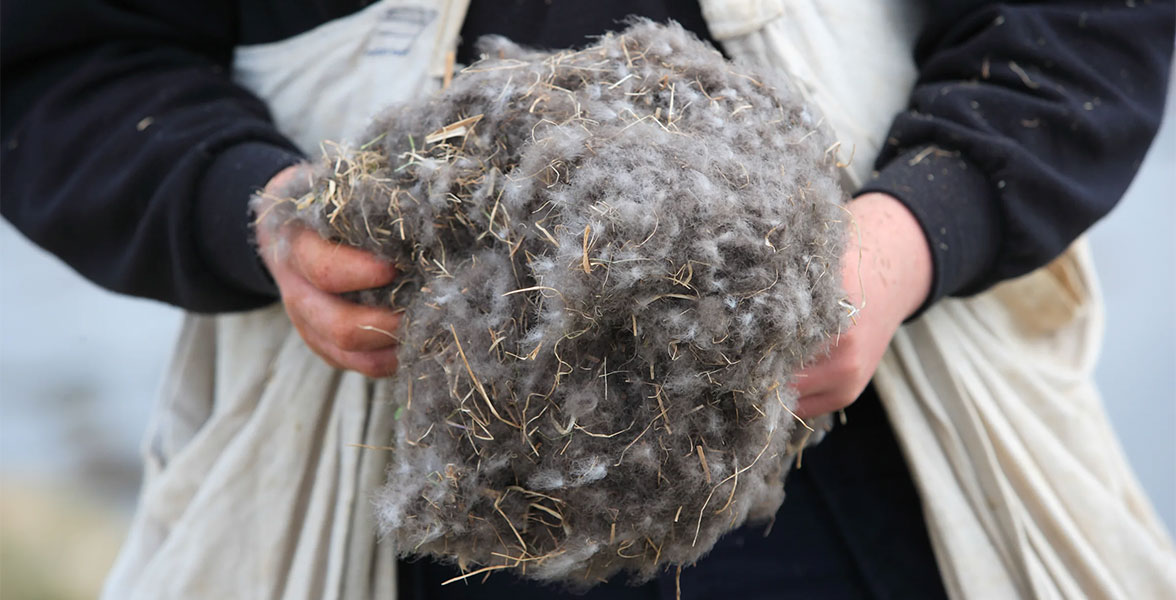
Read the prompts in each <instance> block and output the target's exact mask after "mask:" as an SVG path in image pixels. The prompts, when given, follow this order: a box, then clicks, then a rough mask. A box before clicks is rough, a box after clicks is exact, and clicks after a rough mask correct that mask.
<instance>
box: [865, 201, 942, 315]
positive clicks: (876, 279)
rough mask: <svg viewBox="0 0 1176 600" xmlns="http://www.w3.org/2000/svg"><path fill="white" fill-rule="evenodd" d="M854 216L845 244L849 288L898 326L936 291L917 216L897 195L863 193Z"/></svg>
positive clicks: (926, 247) (924, 236) (866, 304)
mask: <svg viewBox="0 0 1176 600" xmlns="http://www.w3.org/2000/svg"><path fill="white" fill-rule="evenodd" d="M847 208H848V210H849V212H850V213H851V214H852V215H853V220H852V222H851V223H850V227H849V240H848V243H847V244H846V254H845V260H846V267H847V268H846V275H845V282H844V284H845V286H846V292H848V293H849V295H850V299H851V301H853V302H854V303H855V305H857V306H859V307H861V308H862V309H863V310H871V305H872V307H873V308H872V312H874V311H876V312H880V313H883V312H884V313H885V315H886V317H887V318H888V319H889V320H891V321H893V322H894V324H895V327H897V325H898V324H900V323H902V322H903V321H904V320H906V319H907V318H908V317H910V316H911V315H913V314H915V312H916V311H918V310H919V309H920V307H922V306H923V303H924V302H925V301H926V300H927V298H928V295H929V294H930V292H931V280H932V268H933V266H932V259H931V248H930V245H929V244H928V242H927V237H926V235H925V234H924V233H923V229H922V227H921V226H920V224H919V221H918V220H917V219H916V218H915V215H914V214H913V213H911V211H910V210H909V209H907V207H906V206H905V205H903V203H902V202H900V201H899V200H898V199H897V198H895V197H894V196H891V195H889V194H884V193H880V192H872V193H867V194H863V195H861V196H858V197H857V198H854V199H853V200H852V201H851V202H850V203H849V205H848V207H847Z"/></svg>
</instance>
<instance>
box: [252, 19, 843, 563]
mask: <svg viewBox="0 0 1176 600" xmlns="http://www.w3.org/2000/svg"><path fill="white" fill-rule="evenodd" d="M482 50H483V51H484V54H485V55H486V56H487V58H485V59H484V60H482V61H480V62H478V63H476V64H474V65H472V66H471V67H469V68H467V69H465V70H464V71H462V72H461V73H460V74H459V75H458V76H457V77H456V78H454V79H453V81H452V84H451V85H449V86H448V87H447V88H446V89H445V90H443V91H441V92H440V93H438V94H436V95H434V96H432V97H430V98H428V99H426V100H423V101H420V102H416V103H412V104H407V105H402V106H396V107H394V108H392V109H391V110H389V111H388V112H386V113H385V114H383V115H382V116H380V117H379V118H377V119H376V120H375V122H374V123H373V124H372V126H371V128H370V130H369V131H368V133H367V135H366V137H365V138H364V139H363V140H362V141H361V142H360V143H359V144H357V145H356V146H354V147H340V148H337V149H335V150H334V151H332V152H329V153H328V156H326V158H325V159H324V160H323V162H322V164H321V165H320V166H319V167H318V171H317V174H316V177H315V178H314V181H313V183H312V186H311V189H310V190H309V191H306V190H303V192H305V193H303V194H302V195H298V196H297V197H296V198H291V200H290V201H289V202H288V203H286V204H283V205H281V206H279V207H278V208H277V209H275V210H273V211H270V212H269V213H267V214H268V217H267V218H268V221H269V222H270V223H272V224H280V223H284V222H286V221H287V220H289V219H294V220H297V221H300V222H302V223H304V224H307V225H309V226H312V227H313V228H315V229H317V231H319V232H320V233H321V234H323V235H324V236H328V237H331V238H334V239H337V240H340V241H343V242H346V243H348V244H352V245H355V246H359V247H361V248H365V249H367V250H370V251H372V252H375V253H376V254H378V255H380V256H383V257H386V258H387V259H390V260H392V261H395V263H396V264H397V265H398V266H399V268H400V271H401V273H402V276H401V277H400V279H399V280H398V281H397V282H396V285H395V286H394V287H393V288H390V289H384V290H378V291H375V292H371V293H368V294H366V295H365V298H364V299H365V301H367V302H376V303H383V304H388V305H394V306H398V307H402V308H403V309H404V311H405V312H404V320H403V324H402V328H401V329H400V331H399V332H397V334H398V337H399V340H400V344H401V346H400V354H399V359H400V370H399V372H398V373H397V374H396V375H395V378H394V382H393V383H392V385H393V386H394V388H395V390H396V398H398V401H399V402H400V403H401V406H400V408H399V409H398V411H397V419H398V421H397V423H396V427H395V430H396V434H395V439H394V440H391V441H390V445H391V446H393V447H394V450H393V451H392V452H391V457H390V467H389V470H388V481H387V484H386V485H385V486H384V487H383V489H382V490H381V491H380V492H379V494H378V513H379V519H380V521H381V523H382V525H383V528H384V531H385V533H386V535H387V536H388V537H390V538H391V539H392V540H394V541H395V543H396V544H397V547H398V549H399V550H400V551H401V552H402V553H427V554H432V555H435V556H439V557H444V558H447V559H449V560H452V561H454V562H456V563H457V564H458V565H460V566H461V567H462V568H463V569H468V570H471V571H475V570H479V571H478V572H484V571H486V570H496V569H507V568H509V569H515V570H517V571H518V572H521V573H524V574H525V575H527V576H530V577H534V578H538V579H542V580H562V581H570V582H579V583H580V584H591V583H592V582H595V581H598V580H602V579H604V578H608V577H609V576H611V575H613V574H615V573H616V572H618V571H620V570H625V571H628V572H630V573H631V574H632V575H633V576H634V579H637V580H642V579H645V578H648V577H651V576H654V575H655V574H656V573H657V572H659V570H660V569H662V568H665V567H666V566H668V565H689V564H691V563H693V562H694V561H696V560H697V559H698V558H699V557H701V556H702V555H703V554H705V553H706V552H707V551H708V550H709V549H710V548H711V547H712V546H713V545H714V543H715V541H716V540H717V539H718V537H719V536H720V535H722V534H723V533H724V532H726V531H728V530H731V529H732V528H734V527H737V526H739V525H741V524H743V523H744V522H745V521H746V520H748V519H749V518H766V517H769V516H771V515H772V514H773V513H774V512H775V510H776V509H777V508H778V507H779V505H780V503H781V501H782V499H783V483H782V482H783V474H784V471H785V469H786V465H788V464H789V459H790V457H791V455H792V453H793V452H794V451H795V448H796V447H797V444H796V443H793V444H791V445H790V443H789V440H790V437H791V436H792V434H793V432H794V431H797V432H799V433H798V435H797V436H796V437H797V440H800V439H801V438H802V437H807V436H802V435H801V434H804V433H806V431H805V430H803V429H798V427H801V424H800V423H799V420H798V419H796V418H794V417H793V416H792V414H791V410H790V409H791V408H792V407H793V406H794V404H795V397H794V394H793V392H792V391H791V390H790V388H789V387H788V385H787V384H788V381H789V374H790V373H792V372H793V371H795V370H796V369H797V368H798V366H799V365H801V363H802V361H804V360H805V359H806V358H808V357H811V356H812V355H814V353H816V352H818V351H820V349H821V347H822V346H823V345H825V344H826V343H827V341H828V340H829V339H830V337H831V336H833V335H835V334H836V332H837V331H838V330H839V329H840V327H841V326H842V325H843V318H844V311H842V310H841V308H840V307H839V301H840V300H841V299H842V298H843V293H842V291H841V289H840V287H839V281H840V277H839V257H840V255H841V252H842V244H843V236H844V229H845V227H844V223H843V221H844V220H845V217H844V214H845V213H844V212H843V211H842V209H841V208H840V204H841V203H842V202H843V200H844V195H843V192H842V191H841V189H840V188H839V186H838V173H837V168H836V165H835V164H833V163H834V158H833V157H832V156H831V153H830V152H829V151H828V149H829V148H830V146H831V145H832V144H831V140H830V138H829V136H828V134H827V133H826V132H825V131H824V130H823V129H822V127H821V124H820V123H819V118H818V117H817V115H816V114H814V112H813V111H811V110H810V109H809V108H808V107H806V106H805V104H804V103H803V102H802V100H801V99H800V97H799V96H798V95H797V94H796V93H795V92H794V91H792V90H791V89H790V88H789V86H788V85H787V84H786V83H783V82H780V81H777V80H773V79H772V78H770V77H768V76H766V75H765V74H764V73H761V72H757V71H756V70H754V69H751V68H748V67H745V66H738V65H734V64H732V63H730V62H728V61H726V60H724V59H723V57H722V56H721V55H720V54H719V53H718V52H716V51H715V50H714V49H713V48H711V47H710V46H708V45H706V44H704V43H702V42H700V41H699V40H698V39H696V38H695V37H693V36H692V35H691V34H689V33H687V32H686V31H684V30H683V29H682V28H680V27H678V26H676V25H670V26H661V25H655V24H653V23H650V22H645V21H638V22H634V23H633V24H631V25H630V26H629V28H628V29H626V30H625V31H622V32H620V33H616V34H610V35H607V36H605V37H603V38H601V39H600V40H599V42H598V43H597V44H595V45H592V46H590V47H587V48H584V49H581V50H576V51H564V52H556V53H540V52H534V51H530V50H525V49H522V48H519V47H517V46H514V45H512V44H511V43H509V42H508V41H506V40H504V39H500V38H497V39H496V38H487V39H485V40H483V41H482Z"/></svg>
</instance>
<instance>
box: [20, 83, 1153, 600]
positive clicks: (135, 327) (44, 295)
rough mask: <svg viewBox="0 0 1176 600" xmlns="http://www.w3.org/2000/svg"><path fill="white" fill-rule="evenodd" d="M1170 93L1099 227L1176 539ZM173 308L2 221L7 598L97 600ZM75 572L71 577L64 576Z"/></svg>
mask: <svg viewBox="0 0 1176 600" xmlns="http://www.w3.org/2000/svg"><path fill="white" fill-rule="evenodd" d="M1173 112H1176V97H1174V95H1172V94H1170V95H1169V98H1168V111H1167V115H1168V117H1167V118H1166V120H1165V124H1164V128H1163V129H1162V131H1161V132H1160V136H1159V137H1158V138H1157V140H1156V143H1155V145H1154V146H1153V147H1152V149H1151V152H1150V154H1149V155H1148V157H1147V160H1146V161H1145V162H1144V164H1143V168H1142V171H1141V172H1140V174H1139V176H1138V177H1137V179H1136V180H1135V182H1134V184H1133V185H1132V187H1131V189H1130V190H1129V191H1128V193H1127V196H1126V198H1124V200H1123V202H1122V203H1121V204H1120V206H1119V207H1118V208H1117V209H1116V210H1115V212H1113V213H1112V214H1111V216H1110V217H1108V218H1107V219H1105V220H1103V221H1102V222H1101V223H1099V224H1098V225H1097V226H1096V227H1095V228H1094V230H1093V231H1092V233H1091V240H1092V244H1093V246H1094V255H1095V261H1096V263H1097V264H1098V267H1099V273H1100V275H1101V278H1102V284H1103V293H1104V295H1105V299H1106V305H1107V319H1106V321H1107V331H1106V342H1105V345H1104V348H1103V353H1102V358H1101V360H1100V363H1099V368H1098V372H1097V377H1098V382H1099V386H1100V388H1101V389H1102V392H1103V397H1104V402H1105V403H1106V408H1107V412H1108V413H1109V414H1110V417H1111V420H1112V422H1113V424H1114V426H1115V429H1116V430H1117V431H1118V433H1119V437H1120V440H1121V442H1122V445H1123V447H1124V449H1125V450H1126V453H1127V455H1128V458H1129V459H1130V461H1131V464H1132V465H1133V466H1134V468H1135V471H1136V474H1137V475H1138V476H1139V478H1140V480H1141V481H1142V482H1143V485H1144V487H1145V488H1146V490H1147V491H1148V493H1149V494H1150V496H1151V499H1152V502H1153V503H1154V505H1155V507H1156V509H1157V510H1158V512H1159V513H1160V516H1161V517H1162V518H1163V520H1164V521H1165V523H1166V524H1167V526H1168V530H1169V531H1173V530H1176V315H1174V313H1173V310H1172V306H1173V302H1174V298H1176V123H1174V122H1173V121H1174V119H1173V118H1172V114H1173ZM180 319H181V314H180V313H179V311H177V310H175V309H173V308H171V307H168V306H165V305H162V304H159V303H155V302H151V301H147V300H136V299H131V298H126V297H122V296H117V295H115V294H112V293H109V292H106V291H104V290H102V289H99V288H98V287H96V286H94V285H93V284H90V283H89V282H87V281H85V280H83V279H82V278H80V277H79V276H77V275H76V274H74V273H73V272H72V271H70V270H69V268H68V267H66V266H64V265H63V264H62V263H61V262H59V261H58V260H57V259H55V258H53V257H52V256H50V255H48V254H46V253H44V252H43V251H41V250H39V249H38V248H36V247H34V246H32V245H31V244H29V243H28V241H26V240H25V239H24V238H23V237H22V236H21V235H20V234H19V233H18V232H16V231H15V230H14V229H13V228H12V227H11V226H10V225H9V224H8V223H7V222H2V223H0V598H5V599H8V598H11V599H25V600H70V599H74V598H93V597H95V595H96V593H97V590H98V589H99V588H100V586H101V582H102V578H103V576H104V574H105V572H106V570H107V569H108V568H109V567H110V565H111V563H112V562H113V560H114V556H115V553H116V552H117V550H118V546H119V544H120V543H121V541H122V537H123V536H124V535H125V531H126V527H127V525H128V523H129V519H130V515H131V512H132V510H133V509H134V500H135V495H136V492H137V487H138V482H139V464H138V458H137V452H138V444H139V438H140V435H141V434H142V432H143V429H144V428H145V426H146V423H147V418H148V415H149V414H150V411H151V405H152V400H153V398H154V396H155V390H156V388H157V386H158V385H159V384H160V380H161V377H162V373H163V371H164V368H165V367H166V364H167V361H168V357H169V354H170V351H171V345H172V342H173V341H174V340H175V337H176V334H177V332H178V331H179V325H180ZM63 565H68V568H61V567H62V566H63Z"/></svg>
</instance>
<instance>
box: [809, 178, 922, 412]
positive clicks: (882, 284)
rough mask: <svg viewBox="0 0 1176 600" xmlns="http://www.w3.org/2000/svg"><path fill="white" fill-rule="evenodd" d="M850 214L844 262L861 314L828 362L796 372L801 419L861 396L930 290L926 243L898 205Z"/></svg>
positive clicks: (866, 202) (875, 205)
mask: <svg viewBox="0 0 1176 600" xmlns="http://www.w3.org/2000/svg"><path fill="white" fill-rule="evenodd" d="M848 208H849V211H850V212H851V213H852V214H853V216H854V222H853V223H850V226H849V240H848V242H847V243H846V248H845V255H844V258H843V259H842V286H843V288H844V289H845V291H846V293H847V294H848V300H849V302H850V303H852V304H853V305H854V306H856V307H859V308H860V310H859V311H858V313H857V314H856V315H854V317H853V320H852V323H851V324H850V327H849V329H848V330H847V331H844V332H842V333H841V336H840V337H839V339H837V340H835V341H834V342H833V345H832V346H831V347H830V348H829V354H828V355H827V356H822V357H820V358H819V359H818V360H817V361H816V362H815V363H813V364H811V365H809V366H808V367H806V368H804V369H803V370H801V371H800V372H798V373H796V375H795V376H796V382H795V385H796V388H797V390H798V391H799V392H800V400H799V401H798V408H797V411H796V413H797V415H798V416H799V417H801V418H802V419H808V418H810V417H816V416H820V415H823V414H826V413H831V412H835V411H838V410H841V409H843V408H845V407H847V406H849V405H850V404H852V403H853V401H854V400H856V399H857V397H858V396H860V395H861V393H862V391H863V390H865V389H866V385H868V384H869V382H870V378H871V377H873V376H874V371H875V370H876V369H877V368H878V363H879V362H880V361H881V360H882V355H883V354H884V353H885V352H886V347H887V346H888V345H889V344H890V339H891V338H892V337H894V333H895V332H896V331H898V327H899V326H900V325H902V322H903V321H904V320H906V318H907V317H909V316H910V315H912V314H913V313H914V312H915V311H916V310H918V308H919V307H920V306H922V304H923V301H924V300H926V298H927V294H928V293H929V292H930V289H931V249H930V247H929V246H928V245H927V238H926V237H925V236H924V235H923V230H922V228H921V227H920V226H919V223H918V221H916V220H915V217H914V215H912V214H911V213H910V211H908V210H907V208H906V207H905V206H903V205H902V203H901V202H899V201H898V199H896V198H894V197H893V196H890V195H887V194H880V193H871V194H863V195H862V196H859V197H857V198H855V199H854V200H853V201H852V202H850V203H849V206H848ZM859 232H860V239H859Z"/></svg>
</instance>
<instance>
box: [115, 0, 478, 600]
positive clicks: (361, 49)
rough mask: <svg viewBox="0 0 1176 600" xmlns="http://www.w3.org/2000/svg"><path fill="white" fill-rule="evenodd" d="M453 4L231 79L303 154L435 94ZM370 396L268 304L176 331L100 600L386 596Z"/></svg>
mask: <svg viewBox="0 0 1176 600" xmlns="http://www.w3.org/2000/svg"><path fill="white" fill-rule="evenodd" d="M467 3H468V0H446V1H428V0H422V1H416V2H414V1H411V0H407V1H406V0H383V1H381V2H378V3H376V4H374V5H372V6H370V7H367V8H365V9H364V10H363V11H361V12H359V13H356V14H353V15H351V16H348V17H345V18H342V19H338V20H336V21H332V22H329V23H326V24H324V25H322V26H321V27H318V28H316V29H314V30H311V31H308V32H306V33H304V34H302V35H299V36H296V37H294V38H290V39H288V40H284V41H280V42H276V43H273V44H265V45H261V46H251V47H245V48H240V49H238V51H237V52H236V55H235V60H234V69H233V75H234V78H235V79H236V80H237V81H238V82H239V83H241V84H242V85H243V86H245V87H247V88H249V89H251V90H253V91H254V92H255V93H257V94H258V95H259V96H261V97H262V98H264V99H265V100H266V101H267V102H269V104H270V106H271V109H272V112H273V115H274V117H275V121H276V123H277V125H278V127H279V128H280V129H281V130H282V131H284V132H285V133H286V134H287V135H289V136H290V137H291V138H292V139H293V140H294V141H295V142H296V143H298V144H299V145H300V146H301V147H302V148H303V149H304V150H305V151H306V152H307V153H309V154H311V155H314V154H315V153H316V151H317V149H318V147H319V144H320V143H321V142H322V141H323V140H349V139H352V138H353V137H354V136H356V135H358V134H359V133H360V132H361V130H362V127H363V126H364V125H365V124H366V123H367V122H368V120H369V119H370V117H371V116H372V115H373V114H374V113H375V112H377V111H378V110H380V109H382V108H384V107H386V106H388V105H389V104H392V103H394V102H398V101H403V100H407V99H410V98H414V97H417V96H419V95H423V94H426V93H429V92H431V91H433V90H435V89H437V87H438V86H439V84H440V81H441V76H442V74H443V73H444V68H445V61H446V53H447V52H448V51H451V50H452V49H454V48H456V46H457V33H458V31H460V26H461V23H462V21H463V20H464V18H465V10H466V6H467ZM386 387H387V386H386V385H383V384H382V383H381V382H372V381H369V380H367V379H366V378H364V377H363V376H361V375H359V374H357V373H350V372H349V373H342V372H339V371H336V370H335V369H332V368H331V367H328V366H327V365H326V364H325V363H323V362H322V361H321V360H320V359H319V358H318V357H317V356H315V355H314V354H313V353H311V352H310V350H309V349H307V347H306V345H305V344H304V343H303V342H302V339H301V338H300V337H299V336H298V334H297V332H295V331H294V329H293V327H292V326H291V324H290V321H289V319H288V318H287V317H286V315H285V313H284V312H283V311H282V308H281V306H274V307H270V308H265V309H261V310H258V311H254V312H250V313H245V314H237V315H225V316H219V317H203V316H197V315H189V316H188V317H187V319H186V320H185V322H184V327H183V330H182V332H181V337H180V341H179V343H178V345H177V348H176V353H175V356H174V358H173V360H172V365H171V367H170V371H169V373H168V375H167V383H166V385H165V387H164V389H163V392H162V394H161V398H160V402H159V405H158V406H157V407H156V411H155V414H154V416H153V419H152V422H151V423H150V425H149V426H148V432H147V437H146V439H145V442H144V447H143V452H144V460H145V463H146V466H145V471H146V472H145V476H144V484H143V490H142V493H141V497H140V500H139V507H138V511H137V512H136V515H135V519H134V522H133V523H132V526H131V532H130V536H129V539H128V540H127V542H126V544H125V546H124V548H123V550H122V553H121V554H120V556H119V559H118V561H117V563H116V564H115V567H114V570H113V571H112V573H111V575H110V578H109V580H108V581H107V585H106V588H105V590H104V593H103V596H104V598H107V599H109V600H126V599H133V600H138V599H142V600H165V599H172V598H186V599H197V598H199V599H204V598H216V599H218V600H221V599H224V600H231V599H236V598H240V599H243V600H245V599H248V600H264V599H274V600H336V599H353V598H388V599H390V598H395V595H396V585H395V584H396V560H395V554H394V552H393V548H392V547H391V544H380V543H378V539H377V527H376V522H375V516H374V513H373V511H372V509H371V503H370V499H369V497H368V493H369V492H370V491H371V490H373V489H375V488H376V487H377V486H378V485H380V484H381V483H383V480H384V467H385V464H386V462H385V461H386V451H385V450H380V449H371V448H363V447H360V445H366V446H374V447H378V446H382V445H384V444H387V443H388V440H390V439H391V438H392V436H391V423H392V410H391V408H390V407H391V405H392V404H391V402H390V400H389V398H388V397H387V395H386Z"/></svg>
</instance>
